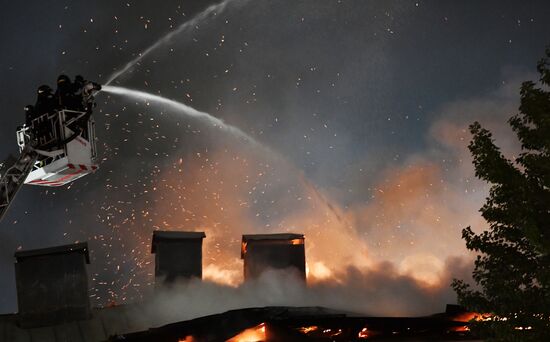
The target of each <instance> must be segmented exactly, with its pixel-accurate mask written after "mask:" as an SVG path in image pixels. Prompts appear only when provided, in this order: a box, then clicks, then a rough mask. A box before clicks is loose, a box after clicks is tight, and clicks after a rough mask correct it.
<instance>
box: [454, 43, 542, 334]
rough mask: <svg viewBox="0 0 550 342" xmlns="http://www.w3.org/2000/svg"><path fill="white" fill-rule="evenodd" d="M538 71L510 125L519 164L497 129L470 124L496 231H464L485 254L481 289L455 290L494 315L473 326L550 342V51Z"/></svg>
mask: <svg viewBox="0 0 550 342" xmlns="http://www.w3.org/2000/svg"><path fill="white" fill-rule="evenodd" d="M537 70H538V72H539V73H540V83H539V84H536V83H534V82H531V81H527V82H524V83H523V84H522V87H521V92H520V96H521V105H520V107H519V113H518V114H516V115H515V116H513V117H512V118H510V120H509V121H508V122H509V124H510V126H511V127H512V129H513V131H514V132H515V134H516V135H517V138H518V140H519V143H520V144H521V148H522V152H521V153H520V154H519V156H518V157H517V158H515V160H509V159H507V158H505V157H504V156H503V154H502V153H501V151H500V149H499V147H497V146H496V145H495V143H494V140H493V138H492V134H491V132H490V131H488V130H487V129H485V128H483V127H482V126H481V125H480V124H479V123H478V122H475V123H473V124H472V125H471V126H470V131H471V133H472V135H473V139H472V141H471V142H470V144H469V149H470V152H471V153H472V156H473V162H474V167H475V171H476V176H477V177H479V178H480V179H482V180H484V181H486V182H488V183H489V184H490V185H491V187H490V191H489V196H488V197H487V200H486V203H485V204H484V205H483V207H482V208H481V209H480V212H481V213H482V216H483V218H484V219H485V220H486V221H487V222H488V224H489V230H488V231H484V232H482V233H481V234H475V233H474V232H473V231H472V230H471V229H470V227H468V228H466V229H464V230H463V231H462V237H463V238H464V240H465V241H466V247H467V248H468V249H469V250H473V251H476V252H478V257H477V259H476V261H475V269H474V272H473V279H474V280H475V282H476V283H477V286H476V287H472V286H470V285H468V284H466V283H465V282H464V281H462V280H456V279H455V280H454V281H453V284H452V286H453V288H454V290H455V291H456V292H457V294H458V299H459V303H461V304H462V305H464V306H465V307H466V308H468V309H470V310H473V311H477V312H484V313H491V314H492V315H493V319H492V320H491V321H488V322H477V323H476V324H474V325H473V329H475V330H476V331H477V332H478V333H480V334H482V335H484V336H485V337H490V338H492V339H494V340H499V341H550V92H549V90H548V89H549V86H550V47H549V48H547V50H546V56H545V58H543V59H541V60H540V61H539V63H538V65H537ZM520 327H522V328H527V327H530V329H529V328H528V329H529V330H519V328H520Z"/></svg>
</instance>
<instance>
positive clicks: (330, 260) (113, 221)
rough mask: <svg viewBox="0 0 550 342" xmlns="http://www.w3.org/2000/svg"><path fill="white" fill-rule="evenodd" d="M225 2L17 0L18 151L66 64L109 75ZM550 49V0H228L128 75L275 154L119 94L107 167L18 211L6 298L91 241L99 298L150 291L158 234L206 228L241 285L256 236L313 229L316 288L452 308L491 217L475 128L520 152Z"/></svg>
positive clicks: (0, 249) (0, 263) (6, 124)
mask: <svg viewBox="0 0 550 342" xmlns="http://www.w3.org/2000/svg"><path fill="white" fill-rule="evenodd" d="M215 3H216V2H207V1H198V0H191V1H189V0H183V1H172V0H164V1H156V2H154V3H153V2H151V1H130V0H128V1H103V2H90V1H55V2H48V1H26V2H17V1H10V2H6V3H4V4H3V6H2V12H1V14H0V16H1V20H0V43H1V46H2V53H1V54H0V80H1V83H0V84H1V89H2V93H3V94H4V96H2V97H0V108H2V115H1V116H0V137H1V142H2V144H0V156H7V155H8V154H9V153H17V144H16V140H15V129H16V127H17V126H18V125H20V124H22V123H23V120H24V114H23V107H24V106H25V105H26V104H34V102H35V93H36V88H37V87H38V86H39V85H41V84H50V85H51V86H52V87H53V86H54V84H55V80H56V78H57V76H58V75H59V74H61V73H65V74H67V75H69V76H71V77H74V76H75V75H77V74H81V75H83V76H84V77H85V78H87V79H89V80H93V81H96V82H98V83H104V82H106V80H107V79H109V76H110V75H112V73H113V72H115V71H116V70H119V69H120V68H122V67H123V66H124V65H125V64H126V63H127V62H129V61H130V60H132V59H133V58H135V57H136V56H137V55H138V54H139V53H140V52H142V51H144V50H145V49H147V48H148V47H149V46H151V45H152V44H154V43H155V42H156V41H157V40H158V39H161V38H162V37H163V36H164V35H166V34H168V33H169V32H170V31H172V30H174V29H176V28H177V27H178V26H179V25H181V24H182V23H184V22H185V21H187V20H190V19H191V18H193V17H194V16H195V15H197V14H198V13H200V12H201V11H203V10H204V9H205V8H207V7H208V6H209V5H212V4H215ZM548 44H550V3H549V2H548V1H528V2H526V1H496V0H495V1H440V0H437V1H436V0H433V1H370V0H369V1H367V0H330V1H329V0H309V1H279V0H277V1H272V0H269V1H268V0H254V1H244V0H233V1H228V4H227V6H225V8H224V9H223V10H219V11H214V13H212V14H210V15H208V16H207V17H206V19H205V20H204V21H202V22H200V23H199V24H198V25H196V26H195V27H193V28H191V29H189V30H186V31H185V32H182V33H180V34H176V35H174V37H173V38H172V39H171V40H170V42H168V43H166V44H162V45H160V46H159V47H158V48H157V49H155V50H154V51H152V52H151V53H150V54H148V55H147V56H145V57H144V58H143V59H142V60H140V62H139V63H138V64H137V65H135V67H133V68H131V69H130V70H129V72H127V73H125V74H123V75H122V76H121V77H119V78H117V79H116V80H115V82H114V83H113V84H112V85H115V86H121V87H127V88H131V89H137V90H141V91H146V92H149V93H153V94H157V95H162V96H165V97H167V98H170V99H173V100H176V101H179V102H182V103H184V104H186V105H188V106H192V107H193V108H196V109H197V110H200V111H203V112H207V113H210V114H212V115H213V116H215V117H218V118H220V119H222V120H224V121H225V122H226V123H228V124H230V125H233V126H235V127H238V128H239V129H241V130H242V131H244V132H245V133H246V134H248V135H250V136H251V137H253V138H254V139H255V140H256V141H257V142H258V143H259V144H261V145H263V147H258V146H257V145H254V144H251V143H250V142H248V141H245V140H243V139H242V138H240V137H236V136H233V135H232V134H230V133H228V132H227V131H224V130H221V129H219V128H217V127H213V126H212V125H211V124H209V123H208V122H204V121H201V120H198V119H194V118H189V117H187V116H185V115H183V114H182V113H179V112H177V111H174V110H173V109H172V108H169V107H167V106H164V105H158V104H155V103H154V102H151V101H143V100H139V99H132V98H127V97H123V96H120V95H114V94H108V93H101V94H99V95H98V96H97V102H98V107H97V108H96V110H95V112H94V117H95V120H96V124H97V136H98V142H97V143H98V147H99V149H100V151H99V155H100V169H99V170H98V171H97V172H96V173H95V174H93V175H89V176H86V177H84V178H82V179H80V180H78V181H76V182H75V183H73V184H71V185H70V186H67V187H62V188H42V187H32V186H25V187H23V189H22V190H21V192H20V193H19V194H18V196H17V198H16V201H15V202H14V203H13V205H12V207H11V209H10V212H9V213H8V214H7V215H6V217H5V218H4V220H3V221H2V222H1V224H0V274H1V276H0V292H1V293H2V296H0V312H13V311H16V309H17V302H16V290H15V278H14V268H13V263H14V258H13V253H14V252H15V251H16V250H18V249H33V248H44V247H50V246H55V245H60V244H68V243H73V242H75V241H89V244H90V249H91V256H92V264H91V265H90V268H89V273H90V286H91V293H92V303H93V305H105V304H106V303H109V302H116V303H126V302H133V301H138V300H140V299H141V298H142V297H143V296H145V295H146V293H147V291H149V290H150V288H151V284H152V282H153V277H152V275H151V274H152V272H153V268H152V258H151V256H150V237H151V232H152V231H153V230H155V229H189V230H204V231H206V235H207V238H206V240H205V245H204V251H205V259H204V266H205V278H207V279H208V280H211V281H215V282H219V283H224V284H232V285H233V286H236V284H238V283H239V282H240V281H241V278H242V275H241V274H240V273H241V271H242V264H241V261H240V260H239V259H238V258H239V252H240V250H239V248H240V246H239V244H240V238H241V234H243V233H268V232H285V231H292V232H297V233H305V234H306V248H307V249H306V255H307V258H308V268H309V272H310V273H309V275H310V279H311V283H312V284H321V285H323V284H324V285H323V286H328V285H326V284H331V282H336V283H338V284H341V285H342V286H343V287H345V286H347V285H346V284H349V282H350V279H355V280H356V278H353V277H359V278H360V279H363V281H364V284H365V288H368V289H369V291H372V292H370V293H371V294H374V295H376V294H377V293H378V292H377V291H376V288H377V286H378V287H380V288H382V287H387V286H390V288H391V289H393V291H395V292H396V293H397V292H401V294H400V295H398V297H399V298H401V300H402V301H403V303H405V302H407V301H408V300H410V301H411V302H412V301H418V298H421V299H422V298H424V299H426V300H429V301H430V303H429V304H427V303H422V302H420V303H414V304H411V305H406V304H403V305H402V307H399V308H398V309H396V310H395V311H391V312H389V313H407V314H411V313H417V312H424V311H427V312H433V310H437V308H441V309H443V307H444V304H445V303H446V302H450V301H452V300H453V298H454V297H453V294H452V292H451V290H450V289H449V286H448V285H449V282H450V279H451V278H452V277H453V276H458V277H464V276H466V275H467V274H468V273H469V271H470V267H471V266H469V265H470V264H471V260H472V258H473V256H472V255H471V254H469V253H468V252H467V251H466V249H465V247H464V242H463V241H462V240H461V239H460V233H461V229H462V228H464V227H466V226H468V225H471V226H472V228H473V229H474V230H476V231H480V230H482V229H483V228H484V223H483V221H482V219H481V218H480V216H479V214H478V212H477V210H478V209H479V207H480V206H481V204H482V203H483V200H484V198H485V196H486V191H487V186H486V185H485V184H483V183H481V182H479V181H478V180H476V179H475V176H474V173H473V169H472V166H471V159H470V156H469V153H468V151H467V148H466V146H467V144H468V141H469V139H470V135H469V133H468V131H467V127H468V124H469V123H471V122H473V121H474V120H479V121H481V123H482V124H484V125H486V126H487V127H489V128H490V129H492V130H493V131H494V132H495V136H496V139H497V143H498V144H499V145H501V146H502V147H503V151H504V152H505V153H506V154H507V155H508V156H510V157H512V156H513V155H514V153H516V152H517V146H516V145H515V144H514V140H513V135H512V134H511V131H510V130H509V129H508V128H507V125H506V120H507V119H508V118H509V117H510V116H511V115H513V114H514V113H515V112H516V110H517V106H518V100H519V86H520V84H521V82H522V81H525V80H530V79H533V80H536V77H537V75H536V69H535V66H536V62H537V60H538V59H539V58H541V57H542V55H543V51H544V48H545V46H546V45H548ZM357 273H359V274H360V276H357ZM352 275H353V276H352ZM372 279H377V280H376V281H374V282H371V280H372ZM373 284H374V285H373ZM373 289H374V290H373ZM404 289H406V290H404ZM426 289H428V290H426ZM354 290H355V291H357V292H356V293H360V291H361V286H358V285H357V288H354ZM414 291H417V292H414ZM418 293H422V294H423V295H425V297H418V296H417V294H418ZM413 297H417V298H413ZM381 298H382V299H381V300H383V299H384V298H385V297H384V296H381ZM424 304H425V305H424ZM365 305H366V306H368V302H367V303H366V304H365ZM355 309H357V308H355ZM364 310H365V311H369V310H373V308H370V307H365V308H364ZM384 313H387V312H384Z"/></svg>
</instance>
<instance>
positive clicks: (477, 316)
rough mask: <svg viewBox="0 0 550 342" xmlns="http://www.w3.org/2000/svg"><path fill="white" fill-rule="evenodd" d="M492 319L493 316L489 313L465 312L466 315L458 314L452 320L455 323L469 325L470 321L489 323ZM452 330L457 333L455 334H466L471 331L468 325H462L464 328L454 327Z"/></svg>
mask: <svg viewBox="0 0 550 342" xmlns="http://www.w3.org/2000/svg"><path fill="white" fill-rule="evenodd" d="M491 317H492V316H491V315H490V314H487V313H479V312H464V313H460V314H457V315H456V316H454V317H453V318H452V319H451V320H452V321H454V322H464V323H468V322H470V321H477V322H480V321H489V320H491ZM451 330H452V331H455V332H465V331H470V328H469V327H468V326H467V325H462V326H459V327H454V328H452V329H451Z"/></svg>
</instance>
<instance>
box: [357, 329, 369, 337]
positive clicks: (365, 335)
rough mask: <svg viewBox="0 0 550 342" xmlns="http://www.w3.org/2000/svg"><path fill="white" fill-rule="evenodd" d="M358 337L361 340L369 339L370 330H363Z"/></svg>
mask: <svg viewBox="0 0 550 342" xmlns="http://www.w3.org/2000/svg"><path fill="white" fill-rule="evenodd" d="M357 337H358V338H361V339H365V338H368V337H369V333H368V329H367V328H363V329H361V331H360V332H359V333H358V334H357Z"/></svg>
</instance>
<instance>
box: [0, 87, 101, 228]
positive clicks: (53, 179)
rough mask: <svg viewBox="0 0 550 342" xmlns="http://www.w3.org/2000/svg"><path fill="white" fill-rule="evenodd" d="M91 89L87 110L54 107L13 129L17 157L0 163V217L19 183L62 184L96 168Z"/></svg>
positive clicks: (12, 197)
mask: <svg viewBox="0 0 550 342" xmlns="http://www.w3.org/2000/svg"><path fill="white" fill-rule="evenodd" d="M90 84H91V83H90ZM93 86H94V87H96V85H95V84H94V85H93ZM97 88H100V87H99V86H97ZM89 89H91V90H94V89H92V88H89ZM91 90H90V92H89V93H88V94H89V95H88V96H87V97H86V98H85V104H89V105H90V106H86V107H87V108H88V110H87V111H79V110H70V109H58V110H55V111H53V112H52V113H46V114H43V115H41V116H39V117H37V118H35V119H33V120H32V121H31V122H30V124H25V125H24V126H22V127H21V128H19V129H18V130H17V144H18V145H19V152H20V154H19V158H17V159H16V158H13V157H9V158H8V159H6V161H4V163H2V164H0V221H1V220H2V218H3V217H4V215H5V213H6V212H7V210H8V208H9V206H10V204H11V202H12V201H13V199H14V198H15V195H16V194H17V192H18V191H19V189H20V188H21V186H22V185H23V184H29V185H39V186H49V187H54V186H63V185H65V184H68V183H71V182H73V181H74V180H76V179H78V178H80V177H83V176H85V175H87V174H89V173H92V172H94V171H95V170H97V168H98V164H97V149H96V142H95V140H96V136H95V123H94V120H93V118H92V117H91V114H92V111H91V108H92V105H93V96H92V94H93V92H92V91H91Z"/></svg>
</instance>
